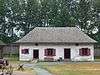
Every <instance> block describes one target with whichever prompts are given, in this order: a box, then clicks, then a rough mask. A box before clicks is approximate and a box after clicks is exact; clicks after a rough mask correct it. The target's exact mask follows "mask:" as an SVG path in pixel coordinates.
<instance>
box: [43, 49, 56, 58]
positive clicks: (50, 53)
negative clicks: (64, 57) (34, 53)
mask: <svg viewBox="0 0 100 75" xmlns="http://www.w3.org/2000/svg"><path fill="white" fill-rule="evenodd" d="M55 52H56V50H55V49H53V48H47V49H45V56H55Z"/></svg>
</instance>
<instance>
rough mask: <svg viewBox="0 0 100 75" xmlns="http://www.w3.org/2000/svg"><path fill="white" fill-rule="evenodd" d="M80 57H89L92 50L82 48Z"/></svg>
mask: <svg viewBox="0 0 100 75" xmlns="http://www.w3.org/2000/svg"><path fill="white" fill-rule="evenodd" d="M79 55H80V56H89V55H90V49H89V48H81V49H80V50H79Z"/></svg>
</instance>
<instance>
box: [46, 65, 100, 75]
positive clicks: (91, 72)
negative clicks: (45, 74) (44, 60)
mask: <svg viewBox="0 0 100 75" xmlns="http://www.w3.org/2000/svg"><path fill="white" fill-rule="evenodd" d="M44 68H45V69H47V70H48V71H49V72H51V73H53V75H100V64H96V63H77V64H76V63H72V64H71V63H68V64H63V65H55V66H44Z"/></svg>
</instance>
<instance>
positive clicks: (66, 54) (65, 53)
mask: <svg viewBox="0 0 100 75" xmlns="http://www.w3.org/2000/svg"><path fill="white" fill-rule="evenodd" d="M64 59H70V48H65V49H64Z"/></svg>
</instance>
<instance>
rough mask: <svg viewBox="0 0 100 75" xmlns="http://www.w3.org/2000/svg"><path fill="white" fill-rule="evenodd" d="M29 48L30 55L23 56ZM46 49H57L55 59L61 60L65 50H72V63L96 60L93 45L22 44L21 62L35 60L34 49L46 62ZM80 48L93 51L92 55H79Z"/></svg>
mask: <svg viewBox="0 0 100 75" xmlns="http://www.w3.org/2000/svg"><path fill="white" fill-rule="evenodd" d="M25 48H28V49H29V54H21V50H22V49H25ZM46 48H54V49H56V56H54V57H53V58H54V59H55V60H56V59H59V57H62V58H63V59H64V48H70V49H71V60H72V61H93V60H94V46H93V45H92V44H90V45H89V44H87V45H85V44H80V45H79V46H75V45H74V44H72V45H49V44H48V45H39V46H34V45H32V44H21V45H20V49H19V52H20V59H19V60H21V61H28V60H33V49H39V59H40V60H44V58H45V56H44V53H45V52H44V49H46ZM80 48H90V49H91V55H90V56H80V55H79V49H80Z"/></svg>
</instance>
